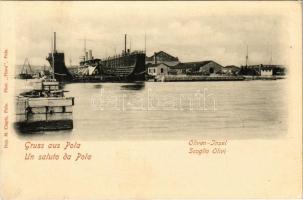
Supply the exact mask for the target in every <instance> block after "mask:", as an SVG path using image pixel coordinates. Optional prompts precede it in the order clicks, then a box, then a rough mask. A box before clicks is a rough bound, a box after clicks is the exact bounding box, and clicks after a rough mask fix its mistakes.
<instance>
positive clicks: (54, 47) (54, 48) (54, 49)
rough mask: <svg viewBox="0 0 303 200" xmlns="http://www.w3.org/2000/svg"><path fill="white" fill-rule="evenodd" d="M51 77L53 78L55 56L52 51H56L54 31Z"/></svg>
mask: <svg viewBox="0 0 303 200" xmlns="http://www.w3.org/2000/svg"><path fill="white" fill-rule="evenodd" d="M52 40H53V41H52V42H53V45H52V79H55V58H54V53H55V52H56V32H54V38H52Z"/></svg>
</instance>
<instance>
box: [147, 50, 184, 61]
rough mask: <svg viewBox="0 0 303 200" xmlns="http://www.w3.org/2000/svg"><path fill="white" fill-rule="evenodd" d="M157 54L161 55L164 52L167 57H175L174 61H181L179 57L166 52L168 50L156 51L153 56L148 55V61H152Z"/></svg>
mask: <svg viewBox="0 0 303 200" xmlns="http://www.w3.org/2000/svg"><path fill="white" fill-rule="evenodd" d="M155 54H156V56H157V57H158V56H159V55H160V56H161V54H162V55H166V56H167V57H170V58H171V59H173V60H174V61H179V59H178V57H175V56H172V55H170V54H168V53H166V52H164V51H158V52H155V53H154V54H153V55H152V56H150V57H148V56H146V60H147V61H152V60H154V58H155Z"/></svg>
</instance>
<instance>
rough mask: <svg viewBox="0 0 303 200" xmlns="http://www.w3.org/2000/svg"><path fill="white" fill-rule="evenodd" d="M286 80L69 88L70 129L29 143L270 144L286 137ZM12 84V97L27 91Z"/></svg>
mask: <svg viewBox="0 0 303 200" xmlns="http://www.w3.org/2000/svg"><path fill="white" fill-rule="evenodd" d="M286 83H287V80H275V81H261V80H258V81H228V82H224V81H223V82H145V83H144V82H143V83H69V84H65V85H64V86H63V89H64V90H66V91H69V92H67V93H66V96H71V97H75V106H74V107H73V121H74V128H73V130H69V131H63V130H62V131H49V132H38V133H34V134H26V135H20V138H24V139H25V138H29V137H30V138H31V139H37V140H39V139H46V138H47V139H50V140H51V139H54V140H57V139H66V140H178V139H214V138H224V139H250V138H252V139H270V138H276V137H281V136H283V135H285V134H286V133H287V110H288V109H287V102H286V95H287V93H286ZM29 85H30V81H29V80H16V90H15V92H16V95H17V94H18V93H20V92H22V91H25V90H27V89H29V88H30V86H29Z"/></svg>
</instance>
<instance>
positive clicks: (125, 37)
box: [124, 34, 127, 54]
mask: <svg viewBox="0 0 303 200" xmlns="http://www.w3.org/2000/svg"><path fill="white" fill-rule="evenodd" d="M126 39H127V36H126V34H125V35H124V53H125V54H126V52H127V51H126Z"/></svg>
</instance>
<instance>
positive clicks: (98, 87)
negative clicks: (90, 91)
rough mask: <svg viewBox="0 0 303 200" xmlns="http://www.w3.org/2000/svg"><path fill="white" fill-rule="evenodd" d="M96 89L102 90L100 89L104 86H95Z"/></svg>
mask: <svg viewBox="0 0 303 200" xmlns="http://www.w3.org/2000/svg"><path fill="white" fill-rule="evenodd" d="M94 88H96V89H100V88H102V85H100V84H97V85H94Z"/></svg>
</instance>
